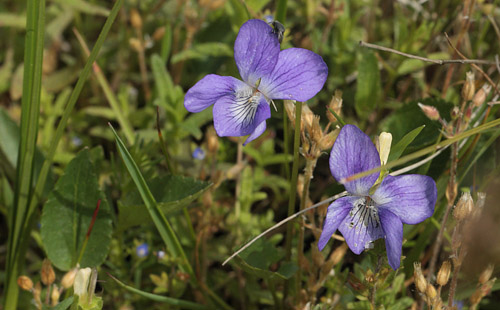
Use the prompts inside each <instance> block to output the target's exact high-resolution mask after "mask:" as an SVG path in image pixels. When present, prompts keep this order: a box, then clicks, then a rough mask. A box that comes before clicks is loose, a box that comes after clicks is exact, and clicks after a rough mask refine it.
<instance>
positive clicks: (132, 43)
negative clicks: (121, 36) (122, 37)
mask: <svg viewBox="0 0 500 310" xmlns="http://www.w3.org/2000/svg"><path fill="white" fill-rule="evenodd" d="M128 43H129V44H130V47H131V48H133V49H134V50H135V51H136V52H140V51H141V50H142V44H141V41H140V40H139V39H137V38H130V39H129V40H128Z"/></svg>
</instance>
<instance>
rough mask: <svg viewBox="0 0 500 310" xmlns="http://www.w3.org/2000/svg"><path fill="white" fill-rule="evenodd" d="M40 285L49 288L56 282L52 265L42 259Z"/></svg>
mask: <svg viewBox="0 0 500 310" xmlns="http://www.w3.org/2000/svg"><path fill="white" fill-rule="evenodd" d="M41 278H42V283H43V284H44V285H46V286H50V285H51V284H52V283H54V281H55V280H56V274H55V272H54V269H53V268H52V264H51V263H50V261H49V260H48V259H44V260H43V263H42V271H41Z"/></svg>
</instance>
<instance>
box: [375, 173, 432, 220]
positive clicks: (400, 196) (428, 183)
mask: <svg viewBox="0 0 500 310" xmlns="http://www.w3.org/2000/svg"><path fill="white" fill-rule="evenodd" d="M371 197H372V199H373V200H374V201H375V202H376V203H377V205H378V208H379V209H380V210H383V209H385V210H389V211H391V212H392V213H394V214H395V215H397V216H398V217H399V218H400V219H401V221H402V222H403V223H405V224H417V223H420V222H422V221H423V220H425V219H427V218H428V217H430V216H432V214H433V213H434V206H435V204H436V199H437V189H436V183H435V182H434V180H433V179H432V178H431V177H428V176H425V175H419V174H407V175H401V176H396V177H393V176H390V175H388V176H386V177H385V178H384V180H383V181H382V184H380V186H379V188H377V190H376V191H375V193H374V194H373V195H372V196H371Z"/></svg>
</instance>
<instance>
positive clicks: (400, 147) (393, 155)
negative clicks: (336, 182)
mask: <svg viewBox="0 0 500 310" xmlns="http://www.w3.org/2000/svg"><path fill="white" fill-rule="evenodd" d="M424 127H425V125H422V126H420V127H417V128H415V129H413V130H412V131H410V132H409V133H407V134H406V135H405V136H404V137H403V138H401V140H399V141H398V143H396V145H394V146H393V147H392V148H391V152H390V153H389V159H388V161H393V160H396V159H398V158H399V157H400V156H401V154H403V152H404V151H405V149H406V147H408V145H409V144H410V143H412V142H413V140H415V138H416V137H417V136H418V134H419V133H420V132H421V131H422V129H424Z"/></svg>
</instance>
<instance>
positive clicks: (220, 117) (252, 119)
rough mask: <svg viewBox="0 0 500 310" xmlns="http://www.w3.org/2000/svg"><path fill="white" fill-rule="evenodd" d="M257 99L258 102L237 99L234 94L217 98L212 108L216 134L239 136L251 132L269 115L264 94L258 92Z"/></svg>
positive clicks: (269, 111)
mask: <svg viewBox="0 0 500 310" xmlns="http://www.w3.org/2000/svg"><path fill="white" fill-rule="evenodd" d="M257 100H258V103H249V102H243V101H241V100H238V101H237V98H236V96H235V95H233V96H225V97H222V98H220V99H219V100H217V102H216V103H215V105H214V110H213V114H214V127H215V131H216V132H217V135H218V136H219V137H225V136H232V137H240V136H246V135H249V134H251V133H253V132H254V131H255V130H256V129H257V127H258V126H259V125H260V124H261V123H262V122H263V121H265V120H266V119H268V118H270V117H271V109H270V107H269V104H268V103H267V101H266V99H265V98H264V96H262V95H260V94H258V99H257ZM261 129H262V128H260V129H259V130H261Z"/></svg>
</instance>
